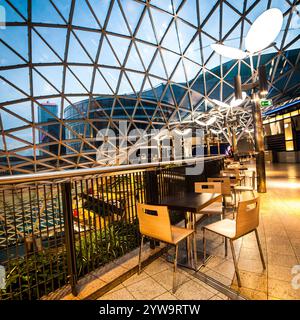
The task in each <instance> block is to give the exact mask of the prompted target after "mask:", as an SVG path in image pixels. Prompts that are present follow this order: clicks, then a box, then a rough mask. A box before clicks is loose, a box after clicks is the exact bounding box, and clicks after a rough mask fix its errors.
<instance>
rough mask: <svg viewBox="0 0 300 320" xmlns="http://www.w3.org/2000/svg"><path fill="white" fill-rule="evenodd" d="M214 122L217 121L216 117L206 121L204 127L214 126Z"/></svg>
mask: <svg viewBox="0 0 300 320" xmlns="http://www.w3.org/2000/svg"><path fill="white" fill-rule="evenodd" d="M216 121H217V117H215V116H212V117H211V118H209V119H208V120H207V121H206V125H207V126H211V125H212V124H214V123H215V122H216Z"/></svg>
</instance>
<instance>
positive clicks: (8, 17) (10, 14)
mask: <svg viewBox="0 0 300 320" xmlns="http://www.w3.org/2000/svg"><path fill="white" fill-rule="evenodd" d="M0 5H1V8H0V12H2V11H1V10H3V11H4V12H5V21H6V22H24V19H23V18H22V16H21V15H22V12H21V15H20V14H19V13H18V12H17V11H16V10H14V9H13V8H12V7H11V6H10V5H9V4H8V3H7V2H6V1H0ZM17 10H18V11H19V9H18V8H17ZM0 19H1V20H0V21H1V22H2V19H4V18H2V16H1V18H0Z"/></svg>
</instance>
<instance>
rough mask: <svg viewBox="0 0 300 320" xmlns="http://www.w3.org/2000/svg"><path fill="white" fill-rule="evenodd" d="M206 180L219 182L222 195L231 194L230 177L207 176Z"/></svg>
mask: <svg viewBox="0 0 300 320" xmlns="http://www.w3.org/2000/svg"><path fill="white" fill-rule="evenodd" d="M207 181H208V182H219V183H221V187H222V195H223V196H231V187H230V178H229V177H223V178H207Z"/></svg>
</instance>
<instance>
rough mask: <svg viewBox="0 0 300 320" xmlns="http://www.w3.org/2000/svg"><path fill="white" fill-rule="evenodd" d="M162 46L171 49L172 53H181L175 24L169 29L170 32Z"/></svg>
mask: <svg viewBox="0 0 300 320" xmlns="http://www.w3.org/2000/svg"><path fill="white" fill-rule="evenodd" d="M162 46H163V47H165V48H167V49H170V50H172V51H175V52H177V53H180V47H179V43H178V37H177V30H176V27H175V22H173V23H172V25H171V27H170V28H169V30H168V32H167V34H166V36H165V38H164V40H163V42H162Z"/></svg>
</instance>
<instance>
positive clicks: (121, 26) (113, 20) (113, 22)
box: [106, 1, 130, 35]
mask: <svg viewBox="0 0 300 320" xmlns="http://www.w3.org/2000/svg"><path fill="white" fill-rule="evenodd" d="M106 29H107V31H112V32H114V33H119V34H124V35H130V33H129V30H128V28H127V25H126V22H125V20H124V17H123V14H122V12H121V10H120V7H119V4H118V1H115V2H114V6H113V8H112V11H111V14H110V18H109V21H108V25H107V28H106Z"/></svg>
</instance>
